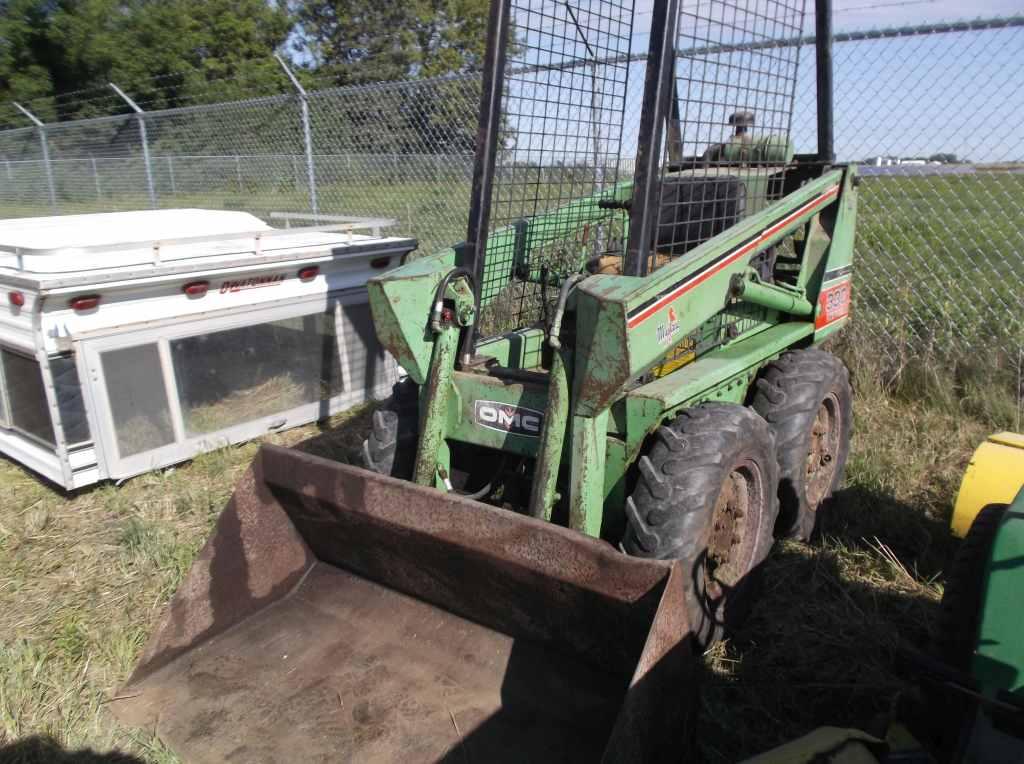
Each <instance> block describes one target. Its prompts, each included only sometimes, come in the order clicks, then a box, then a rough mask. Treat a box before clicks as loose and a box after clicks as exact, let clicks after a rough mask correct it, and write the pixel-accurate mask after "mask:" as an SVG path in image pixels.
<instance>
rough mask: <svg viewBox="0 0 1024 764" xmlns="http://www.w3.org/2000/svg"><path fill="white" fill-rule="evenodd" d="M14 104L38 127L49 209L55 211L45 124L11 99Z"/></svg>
mask: <svg viewBox="0 0 1024 764" xmlns="http://www.w3.org/2000/svg"><path fill="white" fill-rule="evenodd" d="M11 103H13V104H14V108H16V109H17V110H18V111H20V112H21V113H22V114H24V115H25V116H26V117H28V118H29V119H30V120H31V121H32V124H33V125H35V126H36V127H37V128H39V145H40V146H41V147H42V149H43V167H44V168H45V170H46V189H47V191H49V193H50V209H52V210H53V211H54V213H56V212H57V189H56V188H54V185H53V167H52V166H51V165H50V148H49V146H48V145H47V140H46V125H44V124H43V121H42V120H41V119H39V118H38V117H37V116H36V115H35V114H33V113H32V112H30V111H29V110H28V109H26V108H25V107H24V106H22V105H21V104H20V103H18V102H17V101H11Z"/></svg>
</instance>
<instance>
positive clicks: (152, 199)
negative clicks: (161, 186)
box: [107, 82, 157, 209]
mask: <svg viewBox="0 0 1024 764" xmlns="http://www.w3.org/2000/svg"><path fill="white" fill-rule="evenodd" d="M107 84H108V85H110V87H111V88H113V90H114V92H115V93H117V94H118V95H119V96H121V98H122V99H124V102H125V103H126V104H128V106H130V107H131V110H132V111H134V112H135V118H136V119H137V120H138V121H139V138H140V139H141V140H142V161H143V162H145V163H146V188H147V189H148V190H149V206H150V207H152V208H153V209H156V207H157V204H156V186H155V185H154V184H153V168H152V166H151V165H150V163H149V139H148V137H147V136H146V112H144V111H143V110H142V109H140V108H139V105H138V104H137V103H135V101H133V100H132V99H131V98H129V97H128V96H127V95H125V92H124V91H123V90H121V88H119V87H118V86H117V85H115V84H114V83H113V82H108V83H107Z"/></svg>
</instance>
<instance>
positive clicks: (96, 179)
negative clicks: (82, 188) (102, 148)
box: [89, 154, 103, 199]
mask: <svg viewBox="0 0 1024 764" xmlns="http://www.w3.org/2000/svg"><path fill="white" fill-rule="evenodd" d="M89 161H90V163H92V182H93V183H94V184H95V186H96V198H97V199H102V198H103V189H102V188H100V173H99V170H98V169H97V167H96V157H94V156H93V155H92V154H90V155H89Z"/></svg>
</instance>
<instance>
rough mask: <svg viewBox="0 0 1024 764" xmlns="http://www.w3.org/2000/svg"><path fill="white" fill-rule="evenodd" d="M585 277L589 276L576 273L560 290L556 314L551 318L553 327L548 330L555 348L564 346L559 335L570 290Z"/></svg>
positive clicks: (564, 282)
mask: <svg viewBox="0 0 1024 764" xmlns="http://www.w3.org/2000/svg"><path fill="white" fill-rule="evenodd" d="M585 278H587V277H586V276H584V275H583V274H582V273H577V274H574V275H572V276H570V277H569V278H567V279H566V280H565V281H563V282H562V288H561V289H559V290H558V304H557V305H556V306H555V315H554V318H552V319H551V329H550V330H549V331H548V344H549V345H551V347H553V348H554V349H555V350H558V349H559V348H561V347H562V341H561V340H560V339H559V338H558V335H559V334H560V333H561V331H562V316H564V315H565V304H566V303H567V302H568V300H569V292H571V291H572V288H573V287H574V286H576V285H577V284H578V283H579V282H581V281H583V280H584V279H585Z"/></svg>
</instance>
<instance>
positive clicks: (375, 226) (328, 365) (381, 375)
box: [0, 209, 416, 489]
mask: <svg viewBox="0 0 1024 764" xmlns="http://www.w3.org/2000/svg"><path fill="white" fill-rule="evenodd" d="M333 220H335V221H336V220H338V219H337V218H335V219H333ZM388 223H389V221H377V220H365V219H355V218H352V219H346V220H344V221H343V222H342V224H332V225H327V226H312V227H301V228H285V229H278V228H272V227H271V226H269V225H267V224H266V223H263V222H262V221H260V220H259V219H258V218H255V217H253V216H252V215H249V214H247V213H244V212H230V211H227V212H225V211H214V210H198V209H180V210H153V211H140V212H114V213H103V214H90V215H68V216H61V217H47V218H27V219H16V220H5V221H0V289H2V293H0V451H2V452H3V453H4V454H6V455H7V456H8V457H10V458H11V459H14V460H16V461H18V462H21V463H22V464H23V465H25V466H26V467H29V468H30V469H32V470H35V471H36V472H38V473H40V474H41V475H43V476H45V477H46V478H48V479H49V480H52V481H53V482H55V483H57V484H59V485H61V486H63V487H64V488H66V489H74V488H79V487H81V486H84V485H88V484H90V483H95V482H97V481H99V480H104V479H108V478H111V479H120V478H125V477H129V476H132V475H137V474H139V473H142V472H145V471H147V470H151V469H156V468H159V467H163V466H166V465H169V464H173V463H175V462H179V461H182V460H185V459H188V458H191V457H192V456H194V455H196V454H198V453H201V452H203V451H208V450H210V449H213V448H217V447H219V446H223V445H226V444H229V443H238V442H241V441H244V440H248V439H251V438H255V437H258V436H260V435H262V434H264V433H267V432H269V431H280V430H282V429H285V428H288V427H294V426H296V425H301V424H306V423H308V422H312V421H315V420H318V419H322V418H324V417H326V416H329V415H331V414H333V413H336V412H338V411H340V410H342V409H345V408H347V407H349V406H352V405H354V404H357V403H360V402H362V401H364V400H366V399H367V398H369V397H383V396H384V395H387V393H388V392H389V390H390V387H391V385H392V384H393V382H394V381H395V379H397V367H396V365H395V362H394V360H393V359H392V358H391V357H390V356H388V355H386V354H385V353H384V352H383V351H382V350H381V348H380V346H379V344H378V343H377V341H376V337H375V334H374V330H373V325H372V322H371V318H370V312H369V305H368V304H367V293H366V281H367V279H368V278H369V277H370V276H372V275H373V274H375V273H380V272H382V271H384V270H387V269H388V268H393V267H395V266H397V265H398V264H399V261H400V259H401V258H402V257H403V256H404V255H405V254H407V253H408V252H409V251H410V250H412V249H414V248H415V246H416V242H415V240H413V239H408V238H399V237H387V236H382V235H381V232H380V228H381V226H386V225H387V224H388Z"/></svg>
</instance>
